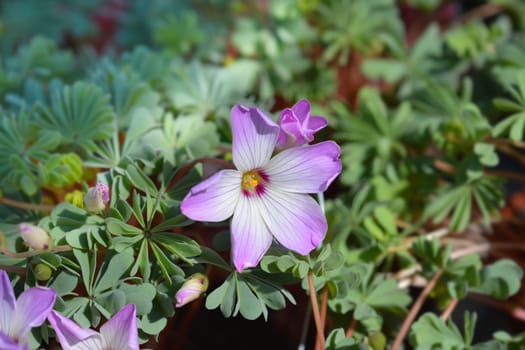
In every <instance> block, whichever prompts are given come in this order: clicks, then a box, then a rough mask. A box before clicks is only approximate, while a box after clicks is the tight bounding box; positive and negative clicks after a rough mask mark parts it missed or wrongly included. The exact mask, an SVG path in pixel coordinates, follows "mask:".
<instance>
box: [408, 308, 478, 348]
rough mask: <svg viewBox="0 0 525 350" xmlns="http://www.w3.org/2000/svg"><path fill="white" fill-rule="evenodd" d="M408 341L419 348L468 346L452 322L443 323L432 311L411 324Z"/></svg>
mask: <svg viewBox="0 0 525 350" xmlns="http://www.w3.org/2000/svg"><path fill="white" fill-rule="evenodd" d="M410 343H411V344H412V345H413V346H415V347H417V348H418V349H421V350H427V349H428V350H431V349H435V348H440V349H443V350H454V349H463V348H465V346H468V344H465V342H464V340H463V337H462V336H461V333H460V332H459V330H458V329H457V327H456V326H454V324H453V323H451V322H449V323H448V324H445V322H444V321H443V320H442V319H440V318H439V317H438V316H436V315H435V314H433V313H426V314H424V315H423V316H421V317H420V318H419V319H418V320H417V321H416V322H415V323H414V324H413V325H412V330H411V332H410Z"/></svg>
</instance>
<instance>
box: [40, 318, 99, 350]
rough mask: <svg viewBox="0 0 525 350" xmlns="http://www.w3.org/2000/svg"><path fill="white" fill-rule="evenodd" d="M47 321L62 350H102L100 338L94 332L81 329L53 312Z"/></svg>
mask: <svg viewBox="0 0 525 350" xmlns="http://www.w3.org/2000/svg"><path fill="white" fill-rule="evenodd" d="M47 319H48V320H49V323H51V326H53V329H54V330H55V333H56V335H57V338H58V341H59V342H60V345H61V346H62V349H63V350H103V346H104V342H103V340H102V337H101V336H100V334H99V333H97V332H95V331H94V330H92V329H86V328H82V327H80V326H79V325H78V324H76V323H75V322H74V321H71V320H70V319H69V318H67V317H64V316H62V315H61V314H59V313H58V312H55V311H51V313H50V314H49V316H48V317H47Z"/></svg>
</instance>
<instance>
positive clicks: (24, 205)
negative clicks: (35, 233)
mask: <svg viewBox="0 0 525 350" xmlns="http://www.w3.org/2000/svg"><path fill="white" fill-rule="evenodd" d="M0 203H2V204H5V205H8V206H10V207H15V208H19V209H26V210H38V211H51V210H53V209H54V208H55V206H54V205H47V204H35V203H26V202H21V201H17V200H14V199H10V198H6V197H2V198H0Z"/></svg>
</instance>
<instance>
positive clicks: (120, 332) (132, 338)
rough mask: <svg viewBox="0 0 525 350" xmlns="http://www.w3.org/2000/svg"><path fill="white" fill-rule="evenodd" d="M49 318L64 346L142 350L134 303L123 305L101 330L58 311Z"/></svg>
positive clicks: (73, 349) (70, 348) (67, 349)
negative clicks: (77, 322) (140, 348)
mask: <svg viewBox="0 0 525 350" xmlns="http://www.w3.org/2000/svg"><path fill="white" fill-rule="evenodd" d="M48 320H49V323H51V326H53V329H54V330H55V333H56V334H57V338H58V341H59V342H60V345H61V346H62V349H63V350H84V349H86V350H87V349H89V350H105V349H119V350H139V338H138V329H137V318H136V316H135V305H133V304H128V305H126V306H124V307H123V308H122V309H120V311H119V312H117V313H116V314H115V316H113V317H112V318H111V319H110V320H108V321H107V322H106V323H105V324H104V325H103V326H102V327H100V333H99V332H96V331H94V330H92V329H89V328H88V329H86V328H82V327H80V326H79V325H77V324H76V323H75V322H73V321H71V320H70V319H68V318H66V317H64V316H62V315H61V314H59V313H58V312H55V311H52V312H51V314H50V315H49V317H48Z"/></svg>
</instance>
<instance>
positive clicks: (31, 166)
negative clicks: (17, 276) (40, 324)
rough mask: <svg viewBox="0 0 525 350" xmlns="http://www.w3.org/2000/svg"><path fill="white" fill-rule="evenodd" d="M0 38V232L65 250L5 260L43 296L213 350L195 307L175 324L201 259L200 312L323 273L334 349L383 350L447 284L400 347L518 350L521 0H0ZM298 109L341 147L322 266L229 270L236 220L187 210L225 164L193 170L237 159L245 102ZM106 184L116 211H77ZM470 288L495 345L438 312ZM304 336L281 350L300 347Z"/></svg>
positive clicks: (318, 262)
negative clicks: (230, 223) (177, 295)
mask: <svg viewBox="0 0 525 350" xmlns="http://www.w3.org/2000/svg"><path fill="white" fill-rule="evenodd" d="M0 39H1V40H0V42H1V45H0V50H1V60H0V95H1V101H0V158H1V159H2V161H1V162H0V189H1V192H2V193H3V197H2V198H1V200H2V202H1V203H2V205H1V206H0V215H1V217H2V223H0V229H1V230H2V231H3V233H4V234H5V237H6V241H7V242H6V245H7V247H9V248H10V249H12V250H17V249H18V250H20V249H23V248H20V247H19V243H20V241H19V239H18V240H17V233H16V224H17V223H19V222H23V221H24V222H25V221H32V222H40V225H41V226H43V227H46V228H47V229H48V230H49V231H50V232H51V235H52V237H53V238H54V239H55V241H56V242H62V243H67V244H69V245H70V246H72V247H73V248H74V250H73V253H71V254H58V253H53V252H49V253H46V254H43V255H38V256H36V257H33V258H32V259H29V260H25V259H22V260H20V259H19V260H16V259H14V260H13V259H12V258H10V257H7V256H5V255H0V263H1V264H14V265H16V266H20V267H24V268H27V269H29V273H28V277H27V279H26V280H25V281H22V280H20V281H18V283H20V284H22V285H25V286H30V285H34V284H35V283H37V282H36V280H35V278H34V276H33V277H31V276H32V275H31V273H32V272H31V271H33V270H32V268H33V266H36V265H38V264H40V263H44V264H46V265H48V266H50V267H51V268H52V269H53V275H52V277H51V278H50V279H49V280H48V281H47V282H46V281H41V282H39V283H42V284H47V285H48V286H50V287H52V288H55V289H56V290H57V291H58V293H59V296H60V306H59V308H60V309H61V311H63V312H64V313H66V314H68V315H74V319H75V320H76V321H77V322H79V323H80V324H82V325H84V326H88V325H92V326H96V325H97V324H98V323H99V321H100V319H101V318H108V317H109V316H110V315H112V314H114V313H115V312H116V311H117V310H118V309H119V308H120V307H121V306H122V305H124V303H128V302H134V303H136V304H137V314H138V316H139V327H140V330H141V334H140V335H141V341H142V342H146V341H149V342H150V343H148V345H149V346H150V347H153V346H154V345H153V344H154V342H153V341H152V339H156V341H157V342H158V344H159V345H158V348H159V349H160V348H163V349H165V348H167V346H168V345H166V344H168V341H171V338H170V336H169V333H161V331H162V330H163V329H165V328H166V327H168V329H169V328H170V327H171V328H173V327H175V328H174V329H176V330H177V329H178V330H179V331H180V330H181V329H182V330H184V331H186V332H188V333H187V334H185V335H181V336H180V337H179V338H177V340H176V341H175V345H174V348H183V346H187V347H186V348H192V347H191V346H193V348H198V346H202V347H205V346H206V340H202V339H201V340H200V341H201V343H197V344H192V342H196V341H197V340H196V339H198V337H196V336H195V335H193V333H191V332H189V331H188V327H189V326H188V324H191V323H192V322H193V323H194V325H193V326H192V327H194V328H198V327H199V321H201V322H204V321H202V317H203V316H200V317H201V318H199V316H196V312H197V311H196V310H195V309H194V308H192V309H191V310H190V311H188V312H186V313H185V314H184V315H185V316H186V317H187V319H188V321H176V322H175V323H173V321H170V322H171V323H168V319H169V318H171V317H172V316H173V314H174V309H173V305H171V304H170V303H171V302H172V301H173V295H174V292H175V291H176V290H177V288H178V287H179V286H180V284H181V283H182V281H183V279H184V276H187V275H190V274H191V273H192V272H194V271H195V270H199V269H200V270H203V269H204V267H205V266H208V267H207V270H206V271H207V272H208V273H209V276H210V278H211V279H212V286H213V288H215V289H214V290H213V291H210V294H209V296H208V298H207V300H206V302H205V305H206V307H207V308H208V309H215V308H219V309H220V311H221V312H222V314H223V315H224V316H226V317H229V316H232V315H234V316H235V315H237V314H240V315H241V316H243V317H244V318H246V319H257V318H259V317H260V316H261V315H262V316H263V318H264V319H267V318H268V310H269V309H270V310H281V309H284V308H285V307H286V305H289V304H290V303H292V304H293V303H296V302H297V303H299V305H302V306H303V307H304V304H301V298H304V295H303V296H301V295H299V294H298V293H297V288H296V287H297V285H298V283H301V285H302V287H303V289H305V290H308V285H307V275H308V273H309V272H312V273H313V275H314V281H315V285H316V288H317V290H318V291H319V293H320V295H321V296H323V295H325V297H324V298H325V299H324V305H325V306H326V305H327V307H328V310H329V311H328V313H329V318H330V320H331V323H330V328H331V329H333V331H332V332H331V333H330V335H329V336H328V339H327V347H328V348H330V349H343V348H344V349H346V348H351V349H354V348H369V347H371V348H373V349H374V350H376V349H382V348H384V347H385V344H386V343H387V342H388V343H391V342H392V341H395V338H396V334H398V332H399V328H400V324H401V322H402V321H403V319H405V317H406V316H407V312H408V311H409V310H410V309H411V305H412V304H413V302H414V301H415V299H416V297H415V295H417V293H415V291H416V292H417V291H419V290H420V289H418V287H423V286H425V285H428V284H426V283H430V282H431V281H433V279H434V277H436V276H438V277H437V278H436V280H435V281H434V283H435V285H434V288H433V290H432V292H431V293H430V295H429V297H430V298H432V299H433V300H435V301H436V304H435V309H434V312H433V313H432V312H431V313H426V314H423V315H422V316H421V317H419V318H416V319H415V323H414V324H413V327H412V328H411V330H410V333H409V340H408V342H407V343H406V345H407V346H412V347H414V348H418V349H431V348H440V349H458V348H464V349H521V348H523V347H525V337H524V336H523V335H510V334H509V333H516V330H517V329H519V327H517V326H516V325H521V329H522V326H523V322H525V318H524V316H523V314H524V312H525V308H524V305H525V293H523V290H522V288H521V282H520V281H521V278H522V269H521V268H523V266H525V260H524V259H523V251H524V250H525V248H524V246H525V240H524V238H523V228H524V227H525V221H524V220H523V212H524V206H523V200H524V199H523V198H524V192H523V188H522V185H521V184H522V183H523V182H524V181H525V175H523V170H524V169H523V166H524V165H525V154H524V152H523V149H524V148H525V140H524V129H525V4H524V3H523V2H522V1H521V0H490V1H474V0H472V1H451V0H406V1H401V0H399V1H395V0H374V1H370V0H352V1H347V0H257V1H240V0H233V1H224V0H193V1H190V0H177V1H173V0H151V1H142V0H127V1H126V0H96V1H93V0H67V1H63V0H17V1H9V0H3V1H0ZM301 98H308V99H309V100H310V101H311V103H312V108H313V112H314V114H319V115H323V116H326V117H327V118H328V119H329V125H330V127H329V128H328V129H327V130H323V132H322V133H320V136H319V138H320V139H335V140H336V141H337V142H338V143H339V144H340V145H341V148H342V156H341V157H342V160H343V166H344V170H343V173H342V174H341V176H340V177H339V180H338V181H337V182H336V183H335V184H334V185H333V186H332V188H331V189H329V191H328V193H327V194H326V197H327V201H326V211H327V217H328V220H329V224H330V229H329V232H328V237H327V240H326V242H325V244H324V245H323V248H322V249H320V250H319V251H317V252H316V253H315V254H313V255H312V256H311V257H300V256H297V255H295V254H291V253H286V252H283V251H282V250H281V249H279V247H275V248H274V249H272V250H271V252H270V253H269V254H268V256H267V257H265V259H264V260H263V262H262V263H261V267H260V269H254V270H253V271H252V270H250V271H249V272H246V273H242V274H236V273H233V272H231V267H230V265H229V263H228V262H227V260H228V259H227V256H228V255H227V250H228V247H229V242H228V235H227V234H224V231H221V229H222V230H224V229H225V228H226V225H222V226H223V227H221V226H220V225H219V227H217V226H213V225H212V226H206V225H201V226H198V225H196V226H189V228H188V227H187V226H188V225H190V224H191V222H190V221H188V220H187V219H185V218H184V217H183V216H182V215H181V214H180V211H179V208H178V206H179V204H180V200H181V199H182V198H183V197H184V195H185V193H186V192H187V190H188V189H189V188H190V186H191V185H193V184H195V183H196V182H197V181H199V179H200V178H201V176H202V173H203V172H204V173H206V172H209V171H213V168H211V169H210V168H209V166H208V167H207V166H206V165H205V166H204V169H201V168H198V170H190V171H187V170H188V168H187V167H188V166H190V167H191V166H193V165H194V163H192V162H194V161H199V160H200V159H201V158H202V157H218V158H223V159H229V157H230V156H231V154H230V153H229V147H230V143H231V132H230V130H229V110H230V108H231V106H232V105H233V104H235V103H244V104H250V105H253V104H257V105H258V106H260V107H261V108H262V109H264V110H266V111H268V112H269V113H270V114H271V115H272V116H273V118H274V119H276V118H277V115H278V112H279V110H281V109H283V108H285V107H289V106H291V105H292V104H293V103H294V102H295V101H297V100H299V99H301ZM97 174H98V177H97ZM96 180H99V181H100V180H102V181H105V182H108V183H109V184H110V185H111V186H112V202H111V206H110V211H109V216H108V217H106V218H102V217H99V216H97V215H88V214H87V213H86V212H85V211H83V210H82V209H81V208H78V207H77V206H75V205H73V204H71V203H75V200H74V193H76V192H75V191H83V190H85V188H86V186H88V185H89V184H93V183H94V182H95V181H96ZM174 184H175V185H174ZM13 201H18V202H25V203H32V204H42V203H43V204H45V205H50V206H55V205H58V206H56V207H54V208H53V209H52V211H50V212H49V210H47V211H46V209H44V210H41V208H40V209H38V210H24V208H17V207H16V205H13ZM63 202H66V203H63ZM67 202H69V203H67ZM59 203H62V204H59ZM174 232H176V234H174ZM88 252H89V253H88ZM225 253H226V254H225ZM225 259H226V260H225ZM498 259H499V260H498ZM97 266H98V269H97V268H95V267H97ZM210 266H214V267H213V269H212V268H211V267H210ZM520 266H521V268H520ZM100 269H101V270H100ZM220 269H222V270H220ZM86 271H89V272H90V273H89V275H90V276H91V278H90V279H86V278H85V277H84V276H82V274H85V273H86ZM96 271H105V273H106V275H107V276H108V277H103V275H102V274H101V275H99V274H97V273H95V272H96ZM224 271H226V272H224ZM425 281H426V282H425ZM293 282H296V284H295V285H293V284H292V287H289V288H291V289H290V290H288V289H286V288H284V287H283V285H287V284H290V283H293ZM81 284H82V287H78V286H80V285H81ZM293 286H295V287H293ZM407 287H411V289H409V288H407ZM520 290H521V292H519V291H520ZM414 293H415V294H414ZM484 295H488V296H491V297H494V298H496V299H489V298H488V297H485V296H484ZM513 295H514V296H513ZM469 296H470V297H471V298H474V299H476V300H480V301H481V302H483V303H485V304H488V305H490V306H491V307H494V309H493V310H499V311H501V313H502V314H509V315H512V316H513V317H514V321H515V322H514V323H512V324H511V325H510V326H509V327H508V329H506V331H507V332H504V331H499V332H496V333H494V335H493V336H492V333H493V332H495V331H496V329H498V321H496V320H495V319H494V318H489V319H483V318H482V317H480V322H478V323H482V326H483V327H486V328H483V331H482V332H486V333H485V334H483V335H482V336H481V337H477V338H475V337H474V329H475V323H476V315H475V314H473V313H465V316H464V318H460V319H458V318H456V317H454V320H455V321H456V324H457V325H455V324H454V323H452V322H447V321H446V319H448V317H449V316H450V314H446V313H445V315H446V316H445V317H441V318H439V317H438V316H436V313H439V311H435V310H440V309H441V310H445V312H446V310H450V311H452V310H454V308H455V306H456V305H457V302H458V301H459V300H463V299H465V298H467V297H469ZM472 296H474V297H472ZM511 296H513V297H512V298H511ZM296 299H298V300H296ZM494 300H500V301H494ZM287 301H288V303H287ZM465 304H466V303H465ZM287 310H288V309H287ZM299 310H301V312H303V311H304V308H302V307H301V308H299ZM286 312H288V313H286ZM278 315H281V316H280V317H283V318H286V317H290V315H295V316H294V317H301V318H304V314H300V315H299V316H297V315H298V314H297V313H296V314H294V313H293V312H291V311H286V310H285V311H281V313H278ZM455 316H456V315H455ZM195 317H197V318H195ZM277 317H278V316H277ZM485 317H486V316H485ZM489 317H492V316H489ZM270 319H271V318H270ZM274 322H275V324H276V326H275V327H279V323H278V322H279V321H278V320H277V321H275V320H274ZM203 324H205V323H203ZM487 324H489V325H488V326H487ZM490 324H492V326H491V325H490ZM458 325H459V326H458ZM177 327H178V328H177ZM281 327H282V324H281ZM339 327H340V328H339ZM458 327H459V328H458ZM295 328H296V329H294V330H292V331H291V332H292V334H293V336H292V337H290V339H291V340H290V344H291V345H290V344H288V343H286V344H285V343H282V344H280V345H282V347H283V348H293V347H294V346H296V344H297V343H299V341H300V339H299V337H300V334H299V333H298V332H299V331H300V329H301V325H300V324H297V325H296V327H295ZM306 328H307V326H306ZM345 329H346V331H345ZM460 329H463V331H460ZM219 333H220V332H219ZM159 334H161V336H160V338H159ZM163 334H167V335H163ZM176 334H177V336H179V333H176ZM248 334H249V333H248ZM345 334H346V337H345ZM33 336H34V338H35V339H34V342H35V343H36V342H37V341H38V340H40V339H47V333H46V332H45V331H42V333H39V334H34V335H33ZM240 338H241V340H240V343H241V344H242V341H243V340H242V339H243V336H242V335H241V336H240ZM311 338H312V337H311ZM188 339H189V340H188ZM281 340H282V339H281ZM474 340H476V342H477V341H478V340H479V341H483V343H478V344H477V345H472V344H473V342H475V341H474ZM209 341H210V344H213V343H214V344H220V340H218V339H216V338H214V337H213V336H210V338H209ZM246 341H248V340H246ZM309 341H310V342H312V341H313V340H312V339H310V340H309ZM283 342H285V341H284V340H283ZM245 344H246V343H245ZM365 344H366V345H365ZM177 346H178V347H177ZM210 346H211V345H210ZM261 346H265V347H261V348H272V347H273V348H275V346H276V345H275V344H274V345H268V344H266V343H264V345H261ZM312 346H313V345H312ZM244 347H245V346H244V345H243V346H241V347H239V348H244ZM394 347H395V346H394ZM230 348H232V347H230Z"/></svg>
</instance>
